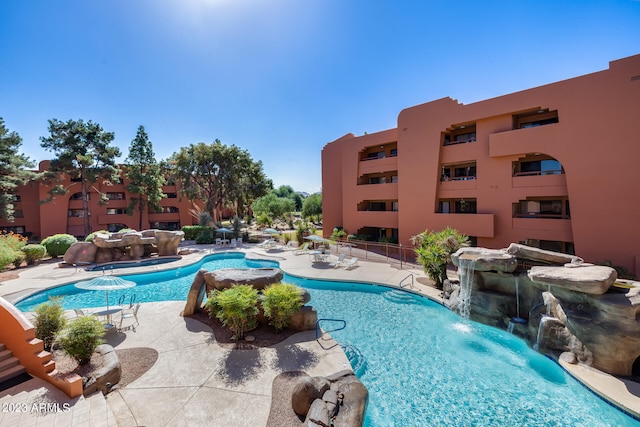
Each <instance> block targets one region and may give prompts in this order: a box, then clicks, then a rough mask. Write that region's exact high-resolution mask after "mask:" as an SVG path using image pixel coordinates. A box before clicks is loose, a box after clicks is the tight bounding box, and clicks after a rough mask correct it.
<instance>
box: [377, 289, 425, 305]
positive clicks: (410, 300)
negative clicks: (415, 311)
mask: <svg viewBox="0 0 640 427" xmlns="http://www.w3.org/2000/svg"><path fill="white" fill-rule="evenodd" d="M382 296H383V297H384V299H386V300H387V301H390V302H395V303H398V304H415V303H417V301H416V299H415V297H414V296H413V294H412V293H410V292H405V291H401V290H397V289H394V290H392V291H387V292H385V293H384V294H382Z"/></svg>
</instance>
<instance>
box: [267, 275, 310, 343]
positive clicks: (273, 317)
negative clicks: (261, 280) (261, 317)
mask: <svg viewBox="0 0 640 427" xmlns="http://www.w3.org/2000/svg"><path fill="white" fill-rule="evenodd" d="M300 295H301V290H300V288H299V287H297V286H295V285H290V284H288V283H275V284H273V285H270V286H267V287H266V288H265V289H264V290H263V291H262V308H263V309H264V314H265V316H267V318H269V320H270V322H269V324H271V325H273V326H274V327H275V328H276V329H277V330H278V331H279V330H281V329H283V328H286V327H287V326H289V323H290V322H291V316H292V315H293V313H295V312H296V311H298V310H299V309H300V307H302V299H301V298H300Z"/></svg>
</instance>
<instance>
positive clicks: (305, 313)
mask: <svg viewBox="0 0 640 427" xmlns="http://www.w3.org/2000/svg"><path fill="white" fill-rule="evenodd" d="M317 321H318V312H317V311H316V309H315V308H313V307H310V306H308V305H305V306H302V307H301V308H300V310H298V311H296V312H295V313H293V314H292V315H291V322H290V323H289V328H290V329H293V330H294V331H313V330H314V329H315V328H316V322H317Z"/></svg>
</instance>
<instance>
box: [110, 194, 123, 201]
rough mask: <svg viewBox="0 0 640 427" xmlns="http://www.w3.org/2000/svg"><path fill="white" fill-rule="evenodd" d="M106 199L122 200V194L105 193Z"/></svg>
mask: <svg viewBox="0 0 640 427" xmlns="http://www.w3.org/2000/svg"><path fill="white" fill-rule="evenodd" d="M107 199H109V200H124V199H125V195H124V193H107Z"/></svg>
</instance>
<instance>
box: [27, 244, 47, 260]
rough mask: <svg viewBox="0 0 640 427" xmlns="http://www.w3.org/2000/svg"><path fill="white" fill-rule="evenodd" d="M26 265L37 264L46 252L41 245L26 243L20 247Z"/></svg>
mask: <svg viewBox="0 0 640 427" xmlns="http://www.w3.org/2000/svg"><path fill="white" fill-rule="evenodd" d="M22 252H24V256H25V259H26V261H27V265H33V264H37V263H38V262H39V261H40V260H41V259H42V258H44V256H45V255H46V254H47V249H46V248H45V247H44V246H42V245H34V244H32V245H27V246H25V247H24V248H22Z"/></svg>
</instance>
